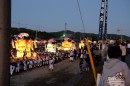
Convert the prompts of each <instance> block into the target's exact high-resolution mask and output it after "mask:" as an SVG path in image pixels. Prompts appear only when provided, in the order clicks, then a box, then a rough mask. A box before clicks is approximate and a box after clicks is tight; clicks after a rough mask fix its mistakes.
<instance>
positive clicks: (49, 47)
mask: <svg viewBox="0 0 130 86" xmlns="http://www.w3.org/2000/svg"><path fill="white" fill-rule="evenodd" d="M46 51H47V52H56V40H54V39H49V40H48V43H47V47H46Z"/></svg>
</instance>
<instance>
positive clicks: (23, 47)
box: [12, 33, 37, 60]
mask: <svg viewBox="0 0 130 86" xmlns="http://www.w3.org/2000/svg"><path fill="white" fill-rule="evenodd" d="M12 47H13V48H15V49H16V56H15V59H16V60H17V59H19V60H23V59H27V58H28V59H31V56H32V51H34V49H35V48H37V44H36V41H34V40H32V39H30V38H29V34H28V33H20V34H19V35H18V38H17V39H16V40H12Z"/></svg>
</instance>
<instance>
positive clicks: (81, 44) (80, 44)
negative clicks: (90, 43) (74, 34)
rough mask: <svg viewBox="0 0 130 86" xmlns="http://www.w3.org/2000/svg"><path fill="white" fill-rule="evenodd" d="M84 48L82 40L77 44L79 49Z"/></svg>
mask: <svg viewBox="0 0 130 86" xmlns="http://www.w3.org/2000/svg"><path fill="white" fill-rule="evenodd" d="M84 46H85V45H84V41H83V40H82V41H81V42H80V43H79V48H80V49H81V47H82V48H84Z"/></svg>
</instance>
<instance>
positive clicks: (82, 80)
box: [10, 55, 130, 86]
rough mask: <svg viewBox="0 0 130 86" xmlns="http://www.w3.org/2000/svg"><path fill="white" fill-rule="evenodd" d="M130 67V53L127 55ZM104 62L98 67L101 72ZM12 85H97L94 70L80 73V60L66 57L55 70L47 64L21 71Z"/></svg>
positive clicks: (11, 82)
mask: <svg viewBox="0 0 130 86" xmlns="http://www.w3.org/2000/svg"><path fill="white" fill-rule="evenodd" d="M126 63H127V65H128V66H129V68H130V55H128V56H127V57H126ZM101 70H102V64H101V65H100V66H99V67H97V68H96V71H97V72H98V73H100V72H101ZM10 86H95V82H94V78H93V74H92V71H90V72H87V73H86V72H85V73H83V74H82V75H81V74H79V60H75V61H74V62H69V59H66V60H64V61H62V62H60V63H58V64H56V65H55V70H54V71H53V72H49V71H48V67H47V66H43V67H40V68H36V69H33V70H30V71H26V72H23V73H20V74H18V75H15V76H11V78H10Z"/></svg>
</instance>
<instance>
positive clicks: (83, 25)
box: [77, 0, 85, 39]
mask: <svg viewBox="0 0 130 86" xmlns="http://www.w3.org/2000/svg"><path fill="white" fill-rule="evenodd" d="M77 4H78V8H79V13H80V18H81V22H82V25H83V29H84V34H85V26H84V21H83V17H82V13H81V10H80V5H79V1H78V0H77ZM84 34H83V39H85V38H84Z"/></svg>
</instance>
